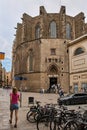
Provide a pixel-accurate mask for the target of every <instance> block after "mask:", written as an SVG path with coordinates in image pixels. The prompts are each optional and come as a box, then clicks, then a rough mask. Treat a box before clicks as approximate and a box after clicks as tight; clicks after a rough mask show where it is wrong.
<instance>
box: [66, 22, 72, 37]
mask: <svg viewBox="0 0 87 130" xmlns="http://www.w3.org/2000/svg"><path fill="white" fill-rule="evenodd" d="M66 38H67V39H71V25H70V24H69V23H67V24H66Z"/></svg>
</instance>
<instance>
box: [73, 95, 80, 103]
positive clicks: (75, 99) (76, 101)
mask: <svg viewBox="0 0 87 130" xmlns="http://www.w3.org/2000/svg"><path fill="white" fill-rule="evenodd" d="M72 102H73V104H80V95H79V94H74V95H73V98H72Z"/></svg>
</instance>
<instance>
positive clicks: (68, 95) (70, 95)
mask: <svg viewBox="0 0 87 130" xmlns="http://www.w3.org/2000/svg"><path fill="white" fill-rule="evenodd" d="M72 96H73V94H67V95H66V96H65V97H72Z"/></svg>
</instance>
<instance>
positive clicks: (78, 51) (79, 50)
mask: <svg viewBox="0 0 87 130" xmlns="http://www.w3.org/2000/svg"><path fill="white" fill-rule="evenodd" d="M82 53H84V49H83V48H82V47H79V48H77V49H76V50H75V52H74V55H79V54H82Z"/></svg>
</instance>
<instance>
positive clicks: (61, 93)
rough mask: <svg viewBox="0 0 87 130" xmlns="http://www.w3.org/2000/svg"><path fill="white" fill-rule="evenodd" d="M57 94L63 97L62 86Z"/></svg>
mask: <svg viewBox="0 0 87 130" xmlns="http://www.w3.org/2000/svg"><path fill="white" fill-rule="evenodd" d="M59 95H60V97H63V96H64V92H63V89H62V88H60V89H59Z"/></svg>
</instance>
